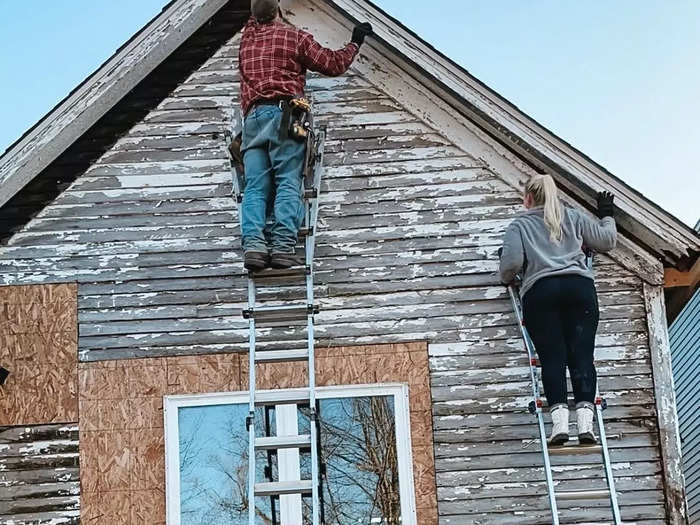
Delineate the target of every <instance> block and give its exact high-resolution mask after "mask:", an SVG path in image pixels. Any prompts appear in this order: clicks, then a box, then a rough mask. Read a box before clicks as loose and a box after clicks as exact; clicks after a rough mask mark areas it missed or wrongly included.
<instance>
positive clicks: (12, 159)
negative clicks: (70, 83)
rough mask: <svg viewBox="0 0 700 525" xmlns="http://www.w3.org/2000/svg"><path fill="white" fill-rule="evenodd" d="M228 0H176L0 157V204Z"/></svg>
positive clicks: (67, 145) (55, 156)
mask: <svg viewBox="0 0 700 525" xmlns="http://www.w3.org/2000/svg"><path fill="white" fill-rule="evenodd" d="M227 1H228V0H173V1H172V2H170V3H169V4H168V5H167V6H165V7H164V8H163V10H162V11H161V13H160V14H159V15H157V16H156V17H155V18H153V19H151V21H150V22H148V24H146V25H145V26H144V27H143V28H142V29H141V30H140V31H139V32H138V33H136V35H134V36H133V37H132V38H131V39H130V40H128V41H127V42H126V43H125V44H124V45H123V46H121V47H120V48H119V49H118V50H117V51H116V52H115V53H114V55H112V57H110V58H109V59H108V60H107V61H105V62H104V63H103V64H102V65H101V66H100V67H99V68H98V69H97V70H96V71H95V72H94V73H92V74H91V75H90V76H89V77H88V78H87V79H86V80H84V81H83V82H82V83H81V84H79V85H78V87H77V88H76V89H74V90H73V91H72V92H71V93H70V94H69V95H68V96H67V97H66V98H64V99H63V100H62V101H61V102H60V103H59V104H58V105H57V106H56V107H54V108H53V109H52V110H51V111H50V112H49V113H48V114H46V115H45V116H44V117H43V118H42V119H41V120H40V121H39V122H38V123H37V124H35V125H34V126H32V127H31V128H30V129H29V130H28V131H27V132H26V133H25V134H24V135H22V137H21V138H20V139H19V140H17V141H16V142H15V143H14V144H12V145H11V146H10V147H9V148H8V149H7V150H6V151H5V152H4V153H3V154H2V156H0V206H3V205H4V204H6V203H7V201H9V200H10V199H11V198H12V197H13V196H14V195H15V194H17V192H19V191H20V190H21V189H22V188H23V187H24V186H26V184H28V183H29V182H31V181H32V180H33V179H34V177H36V176H37V175H38V174H39V173H41V171H42V170H44V169H45V168H46V167H47V166H49V164H51V162H53V161H54V160H55V159H56V158H57V157H58V156H59V155H60V154H61V153H63V152H64V151H65V150H66V149H67V148H68V147H69V146H70V145H71V144H72V143H73V142H74V141H75V140H76V139H78V138H79V137H80V136H81V135H82V134H83V133H85V131H87V130H88V129H89V128H90V127H91V126H92V125H94V124H95V123H96V122H97V121H98V120H99V119H100V118H101V117H102V116H104V114H105V113H107V111H109V109H111V108H112V107H113V106H114V105H115V104H116V103H117V102H119V100H121V99H122V98H123V97H124V96H125V95H126V94H127V93H129V92H130V91H131V90H132V89H133V88H134V87H135V86H136V85H137V84H138V83H139V82H140V81H141V80H143V79H144V78H145V77H146V76H147V75H148V74H149V73H150V72H151V71H153V69H154V68H155V67H157V66H158V65H159V64H160V63H161V62H162V61H163V60H165V59H166V58H167V57H168V56H169V55H170V54H171V53H172V52H173V51H175V49H177V48H178V47H179V46H180V45H181V44H182V43H184V42H185V41H186V40H187V39H188V38H189V37H190V36H192V34H194V32H195V31H196V30H197V29H199V28H200V27H202V25H204V23H206V22H207V21H208V20H209V19H210V18H211V17H212V16H213V15H214V14H216V12H217V11H219V9H221V8H222V7H223V6H224V5H226V3H227Z"/></svg>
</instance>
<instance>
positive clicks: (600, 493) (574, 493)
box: [554, 490, 610, 501]
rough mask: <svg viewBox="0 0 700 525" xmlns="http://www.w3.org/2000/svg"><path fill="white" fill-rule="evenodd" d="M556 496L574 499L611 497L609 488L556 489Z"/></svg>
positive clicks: (562, 498)
mask: <svg viewBox="0 0 700 525" xmlns="http://www.w3.org/2000/svg"><path fill="white" fill-rule="evenodd" d="M554 496H555V497H556V498H557V499H561V500H566V501H573V500H579V499H603V498H609V497H610V491H609V490H561V491H556V492H555V493H554Z"/></svg>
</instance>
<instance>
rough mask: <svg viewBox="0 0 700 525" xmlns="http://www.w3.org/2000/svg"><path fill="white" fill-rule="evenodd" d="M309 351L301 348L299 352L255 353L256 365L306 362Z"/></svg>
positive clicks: (273, 351)
mask: <svg viewBox="0 0 700 525" xmlns="http://www.w3.org/2000/svg"><path fill="white" fill-rule="evenodd" d="M308 358H309V351H308V350H306V349H304V348H301V349H298V350H261V351H257V352H255V362H256V363H287V362H292V361H306V360H307V359H308Z"/></svg>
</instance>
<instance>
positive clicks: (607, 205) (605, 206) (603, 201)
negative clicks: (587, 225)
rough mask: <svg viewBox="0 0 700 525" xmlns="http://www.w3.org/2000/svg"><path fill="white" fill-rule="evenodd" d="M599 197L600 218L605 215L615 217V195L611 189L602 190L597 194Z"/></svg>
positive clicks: (598, 213)
mask: <svg viewBox="0 0 700 525" xmlns="http://www.w3.org/2000/svg"><path fill="white" fill-rule="evenodd" d="M597 199H598V212H597V215H598V217H599V218H601V219H602V218H603V217H615V209H614V207H613V200H614V199H615V196H614V195H613V194H612V193H610V192H609V191H601V192H599V193H598V195H597Z"/></svg>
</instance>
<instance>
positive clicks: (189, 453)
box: [178, 396, 401, 525]
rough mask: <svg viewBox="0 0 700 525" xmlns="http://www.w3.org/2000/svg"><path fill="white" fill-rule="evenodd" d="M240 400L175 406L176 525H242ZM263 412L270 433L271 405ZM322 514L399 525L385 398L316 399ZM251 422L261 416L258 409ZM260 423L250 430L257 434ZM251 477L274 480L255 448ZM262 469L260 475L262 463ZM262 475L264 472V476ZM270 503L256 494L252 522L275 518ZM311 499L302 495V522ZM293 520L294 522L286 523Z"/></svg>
mask: <svg viewBox="0 0 700 525" xmlns="http://www.w3.org/2000/svg"><path fill="white" fill-rule="evenodd" d="M247 411H248V407H247V405H244V404H230V405H216V406H199V407H183V408H180V409H179V413H178V420H179V441H180V508H181V510H180V513H181V523H182V525H205V524H206V525H247V523H248V504H249V502H248V494H247V478H248V434H247V432H246V429H245V416H246V415H247ZM270 412H271V413H268V414H267V417H268V422H269V428H268V431H269V434H268V435H275V434H276V428H275V419H274V410H271V411H270ZM298 414H299V432H300V433H302V434H305V433H308V432H309V424H310V422H309V417H308V414H309V411H308V407H307V408H304V407H301V408H300V410H298ZM319 414H320V423H319V426H320V436H321V458H322V461H323V463H324V465H325V468H324V469H323V471H322V472H323V476H322V482H323V483H322V488H323V490H322V498H321V500H322V516H323V518H324V523H325V524H327V525H370V524H372V525H374V524H381V525H399V523H400V522H401V501H400V493H399V465H398V458H397V448H396V423H395V410H394V402H393V397H392V396H372V397H347V398H333V399H321V400H320V401H319ZM256 418H257V419H256V421H258V422H262V421H264V420H265V413H264V412H263V409H258V411H257V413H256ZM262 427H263V425H260V424H258V425H257V426H256V430H257V432H258V434H259V435H260V436H262V435H265V433H264V431H265V429H264V428H262ZM258 454H259V455H258V458H257V460H258V461H257V462H256V464H257V467H258V472H257V473H256V478H257V480H258V481H259V482H260V481H270V480H277V479H278V478H277V465H276V458H275V456H274V455H273V454H271V455H270V456H269V457H268V454H267V453H265V452H260V453H258ZM310 463H311V454H310V453H309V452H308V451H303V452H302V455H301V473H302V474H301V477H302V478H304V479H310V477H311V468H310ZM266 466H269V470H268V472H267V473H266V472H265V467H266ZM266 474H267V475H266ZM277 503H278V502H277V501H273V500H272V499H270V498H256V501H255V505H256V506H255V509H256V523H258V524H260V525H274V524H279V525H289V524H284V523H280V517H279V514H278V511H277V508H278V505H277ZM310 505H311V499H310V498H306V497H305V498H303V514H304V525H306V524H310V523H311V508H310ZM294 525H296V524H294Z"/></svg>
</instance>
